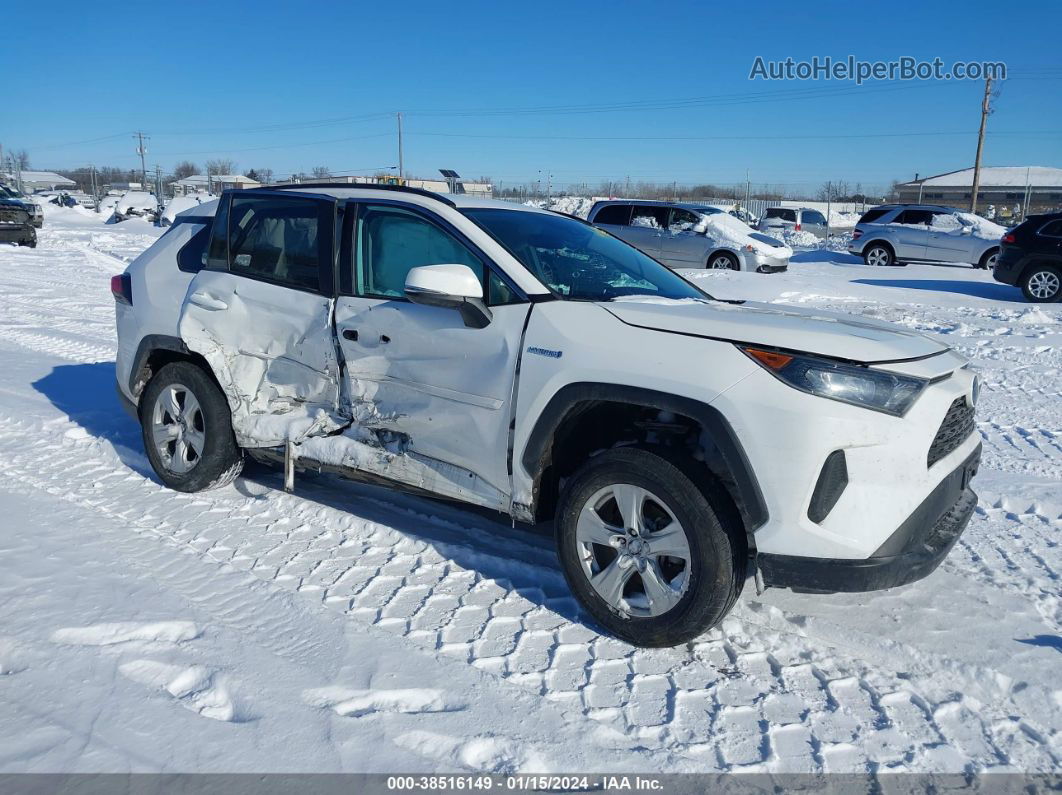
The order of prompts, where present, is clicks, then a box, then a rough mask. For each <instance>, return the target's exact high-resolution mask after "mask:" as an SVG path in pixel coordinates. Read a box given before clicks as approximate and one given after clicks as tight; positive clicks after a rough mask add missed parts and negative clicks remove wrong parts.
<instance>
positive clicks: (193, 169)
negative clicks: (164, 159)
mask: <svg viewBox="0 0 1062 795" xmlns="http://www.w3.org/2000/svg"><path fill="white" fill-rule="evenodd" d="M198 173H199V166H197V165H196V164H195V163H193V162H192V161H190V160H182V161H181V162H180V163H178V164H177V165H175V166H174V167H173V176H174V177H176V178H177V179H184V178H185V177H191V176H194V175H195V174H198Z"/></svg>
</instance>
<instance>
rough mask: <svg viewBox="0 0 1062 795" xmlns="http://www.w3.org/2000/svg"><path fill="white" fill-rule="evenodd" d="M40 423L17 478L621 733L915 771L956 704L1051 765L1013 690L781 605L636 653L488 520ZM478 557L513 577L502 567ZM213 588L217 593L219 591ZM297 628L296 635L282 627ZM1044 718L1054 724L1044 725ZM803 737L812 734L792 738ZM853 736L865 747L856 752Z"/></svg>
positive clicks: (4, 428)
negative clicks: (873, 649)
mask: <svg viewBox="0 0 1062 795" xmlns="http://www.w3.org/2000/svg"><path fill="white" fill-rule="evenodd" d="M64 424H65V423H64ZM71 427H74V426H72V424H71ZM40 430H41V429H40V428H39V427H37V426H36V423H32V422H29V421H25V420H23V421H18V420H14V419H13V418H10V417H6V416H0V450H4V455H3V458H2V461H3V463H0V469H2V470H3V472H4V474H5V476H6V477H8V478H12V479H14V480H16V481H19V482H21V483H24V484H25V485H26V486H27V487H29V488H33V489H38V490H44V491H48V492H50V493H52V494H54V495H56V496H58V497H60V498H61V499H65V500H68V501H70V502H72V503H74V504H76V505H78V506H80V507H82V508H86V509H91V510H93V511H96V512H99V513H102V514H104V515H106V516H108V517H109V518H111V519H113V520H115V525H116V526H118V527H121V526H123V525H124V526H130V527H132V528H133V529H135V530H137V531H138V532H141V533H149V534H153V535H156V536H158V537H160V538H161V539H163V540H164V541H166V542H167V546H177V547H180V548H185V549H191V550H195V551H196V552H197V553H198V556H199V557H200V558H205V559H207V560H212V561H214V562H216V563H220V564H223V565H225V566H226V567H231V568H233V569H237V570H240V571H244V572H247V573H248V574H250V575H252V576H253V577H254V578H255V579H256V580H257V581H263V582H265V583H267V584H272V585H273V586H277V587H279V589H282V591H281V592H283V591H289V592H297V593H299V594H302V595H303V596H307V597H309V598H310V599H312V601H313V602H314V603H318V602H320V603H323V604H324V605H326V606H328V607H330V608H332V609H337V610H340V611H341V612H344V613H346V614H347V615H348V616H350V617H351V618H352V619H353V620H356V621H359V622H363V623H365V624H372V625H376V626H379V627H381V628H384V629H386V630H388V631H391V632H394V633H396V634H398V635H401V636H404V637H407V638H409V639H411V640H413V641H415V642H417V643H418V644H420V645H422V646H424V647H425V648H427V649H428V650H433V651H438V652H441V653H443V654H446V655H449V656H454V657H457V658H459V659H462V660H464V661H466V662H468V663H469V664H471V665H475V666H476V667H478V668H481V669H483V670H486V671H488V672H491V673H494V674H496V675H498V676H500V677H502V678H503V679H506V680H508V681H510V682H512V683H514V684H516V685H519V686H521V687H524V688H527V689H530V690H531V691H533V692H536V693H539V694H540V695H542V696H544V697H546V698H548V699H550V700H553V701H556V702H558V703H561V704H563V705H566V706H569V707H571V708H573V709H575V710H577V711H579V712H582V713H584V714H585V715H587V716H588V717H590V718H592V719H594V720H596V721H598V722H600V723H601V724H603V725H604V726H607V727H610V728H611V729H612V730H613V731H614V732H615V734H616V738H617V742H636V743H637V744H641V745H645V746H646V747H650V748H654V749H661V750H669V751H671V752H672V753H675V754H678V755H680V756H682V757H685V758H687V759H689V760H698V761H699V762H702V763H703V762H705V761H711V764H712V765H716V764H720V765H721V764H725V765H727V766H729V765H732V764H740V765H747V766H750V767H751V768H757V767H758V768H764V769H785V770H792V769H803V768H808V769H824V768H825V769H837V766H842V764H843V765H848V767H846V768H845V769H856V770H862V769H864V766H865V765H866V764H868V763H872V764H875V765H880V766H883V767H889V766H891V765H906V766H913V767H916V768H917V767H919V766H932V765H935V764H938V763H943V762H946V761H947V760H945V759H943V758H942V757H941V756H940V752H939V750H938V749H939V747H940V746H941V744H942V743H944V742H945V741H946V739H947V736H948V734H947V732H946V731H945V729H947V728H948V727H947V726H942V725H941V724H940V722H939V721H938V720H937V718H936V717H935V715H936V713H937V712H938V711H939V710H940V709H941V707H942V706H943V705H946V704H959V705H960V707H961V709H962V711H963V712H962V714H963V715H964V716H966V717H964V720H967V721H968V722H970V721H972V722H974V723H975V724H977V725H979V726H981V728H980V729H978V732H980V735H979V736H983V737H984V738H986V739H985V741H984V742H985V743H986V745H985V746H984V748H986V749H988V750H987V751H983V750H977V748H975V747H974V746H970V747H971V748H973V752H972V753H973V755H972V756H970V760H971V762H972V763H973V764H974V765H984V766H991V765H994V764H998V761H999V759H1000V757H1001V756H1003V757H1008V758H1013V759H1014V760H1015V761H1017V760H1018V759H1021V760H1022V762H1023V763H1025V764H1026V765H1031V766H1032V768H1033V769H1035V768H1041V769H1042V768H1043V767H1045V766H1048V765H1051V764H1053V763H1054V762H1055V760H1054V758H1053V756H1052V752H1051V751H1050V748H1049V747H1026V746H1027V744H1022V743H1021V742H1019V740H1021V738H1027V737H1028V736H1029V734H1028V732H1024V731H1019V730H1017V729H1016V728H1015V727H1014V724H1015V722H1020V721H1019V719H1016V718H1011V717H1009V716H1010V715H1014V714H1016V713H1017V712H1018V710H1016V709H1015V708H1014V706H1013V705H1009V709H1008V702H1007V699H1006V696H1005V694H1004V693H999V694H997V697H998V703H996V704H993V705H990V706H987V707H986V706H985V705H976V702H974V704H973V705H968V704H967V703H966V701H965V700H964V698H963V697H952V698H951V699H950V700H949V698H944V699H942V698H941V697H940V696H939V695H936V694H927V693H920V692H919V690H918V688H919V683H918V679H917V677H915V678H913V679H906V680H900V679H898V678H897V677H896V676H895V675H894V674H890V673H889V672H888V671H886V670H881V669H877V668H873V667H868V665H867V664H866V663H863V662H861V661H860V660H859V659H854V658H851V657H850V656H848V655H847V654H846V653H845V652H844V651H843V649H837V648H830V647H827V648H825V649H824V648H823V647H822V646H823V644H822V643H821V642H815V640H814V639H811V638H805V637H802V636H801V635H799V634H797V633H794V632H786V631H784V630H779V628H778V626H777V625H778V624H785V623H787V622H785V620H784V616H783V617H782V620H780V621H775V622H774V623H773V624H772V622H771V621H770V620H768V621H767V622H764V621H763V619H764V618H765V617H764V616H758V615H756V614H755V613H750V612H749V610H748V609H741V610H739V611H738V612H737V613H735V614H734V615H733V616H732V617H730V618H728V619H727V621H726V622H725V623H724V625H723V627H722V630H715V631H712V632H710V633H708V634H707V635H706V636H704V638H702V639H700V640H699V641H698V642H696V643H694V644H690V645H689V646H688V647H687V648H685V649H665V650H637V649H633V648H631V647H629V646H626V645H625V644H622V643H620V642H618V641H615V640H613V639H610V638H606V637H603V636H600V635H597V634H596V633H595V632H594V631H593V630H592V629H590V628H588V627H586V626H584V625H582V624H580V623H578V622H577V621H573V620H572V618H573V617H575V615H576V610H575V606H574V603H573V601H572V600H571V598H570V597H568V596H567V595H566V591H565V589H564V587H563V583H562V581H561V580H560V578H559V573H558V572H556V570H554V569H551V568H549V565H548V564H543V563H542V562H531V563H523V564H517V565H514V564H513V561H512V560H511V559H509V558H508V557H506V558H504V559H503V558H501V557H500V556H494V555H491V554H489V553H486V552H483V551H481V548H477V546H476V535H477V530H478V528H470V529H469V528H452V529H448V530H447V529H445V528H444V532H441V533H437V532H435V531H437V530H439V527H438V526H437V524H435V523H431V524H428V525H427V526H426V527H425V528H424V530H425V531H426V532H424V533H421V532H418V531H417V529H412V535H405V534H403V533H401V532H400V531H398V530H395V529H393V528H392V527H388V526H386V525H380V524H377V523H375V522H372V521H367V520H365V519H359V518H358V517H357V516H356V515H350V514H346V513H344V512H343V511H341V510H340V509H338V508H333V507H328V506H322V505H320V504H318V503H315V502H312V501H310V500H309V499H304V498H302V497H294V496H289V495H284V494H279V493H269V494H267V495H265V496H264V497H263V498H260V499H253V498H252V499H244V498H233V496H232V492H231V491H227V492H219V493H209V494H200V495H180V494H174V493H172V492H169V491H167V490H165V489H163V488H161V487H160V486H158V485H157V484H155V483H153V482H151V481H149V480H147V479H146V478H144V477H143V476H141V475H139V474H135V473H132V472H130V471H128V470H124V469H123V468H122V465H121V463H120V462H119V461H118V460H117V456H116V455H115V454H114V451H113V450H111V449H110V448H109V447H108V446H107V445H105V444H103V443H100V442H98V441H94V440H86V439H84V438H81V439H78V438H76V436H77V434H73V435H72V436H74V437H75V438H68V436H66V435H58V436H57V435H55V434H56V432H57V430H58V429H57V428H53V429H51V434H50V435H48V436H44V437H38V440H37V441H36V442H35V443H34V444H33V446H32V449H31V450H30V451H26V452H25V453H23V454H19V452H18V451H17V441H18V440H25V439H26V438H27V436H29V438H33V436H34V432H35V431H37V432H39V431H40ZM12 448H15V449H12ZM334 487H335V483H334V481H329V482H328V483H325V484H322V486H316V485H311V487H310V488H309V489H308V490H307V491H308V496H310V497H320V496H321V495H322V494H324V493H326V492H328V491H330V490H331V489H332V488H334ZM385 507H386V506H385ZM388 509H389V511H390V513H391V515H392V518H393V519H397V520H399V521H398V522H397V523H398V524H400V525H403V524H405V525H408V524H409V523H410V519H412V520H413V521H418V520H417V518H416V517H417V514H416V513H415V512H413V511H408V510H404V509H402V508H400V507H396V506H389V508H388ZM392 523H394V522H392ZM480 532H481V531H480ZM440 537H441V538H442V540H440ZM481 546H482V545H480V547H481ZM514 546H516V547H518V548H519V547H520V544H519V543H517V544H515V545H514ZM518 551H519V550H518ZM523 552H524V553H525V554H527V555H528V556H529V557H531V558H532V559H534V558H536V557H538V558H545V557H547V556H545V555H543V554H542V553H541V551H540V550H537V549H536V548H535V547H534V545H532V546H531V547H530V548H529V549H524V550H523ZM448 553H449V554H448ZM167 554H170V553H161V554H160V558H159V559H158V560H152V561H150V562H149V563H146V564H145V565H146V566H147V567H148V568H150V569H152V570H154V571H157V572H158V573H159V576H163V577H166V579H167V580H171V579H174V575H173V573H172V571H171V566H172V565H173V564H174V561H172V560H170V561H167V560H166V559H165V558H166V555H167ZM459 561H462V562H459ZM463 563H464V565H462V564H463ZM469 565H471V566H472V567H471V568H469V567H468V566H469ZM179 568H180V569H181V573H180V577H187V572H186V571H185V570H184V565H180V566H179ZM477 568H478V569H482V570H485V571H487V572H491V571H504V572H507V573H508V574H509V575H510V576H508V577H501V576H490V575H489V574H484V573H482V572H481V571H479V570H477ZM211 571H212V569H211V567H206V568H204V573H203V574H202V576H201V578H199V579H200V580H204V579H205V581H206V582H204V583H203V586H202V587H203V588H204V589H205V591H204V592H205V593H207V594H209V592H210V591H209V587H208V585H207V583H208V582H209V580H210V578H211V577H212V574H211ZM204 598H205V601H206V602H207V603H209V601H210V597H209V596H207V597H204ZM238 601H242V600H238ZM246 607H247V605H246V604H242V605H241V604H236V605H232V606H231V607H230V609H231V610H233V611H234V612H233V613H232V614H230V615H226V614H225V613H224V611H222V614H221V617H222V619H223V620H228V621H232V622H233V623H234V624H236V625H238V624H239V623H240V622H242V621H244V620H246V617H245V616H244V615H243V613H242V610H244V609H246ZM778 612H780V611H778ZM766 618H768V619H769V618H770V617H766ZM286 634H287V629H284V630H283V631H281V632H280V633H279V634H278V637H284V636H285V635H286ZM307 642H309V641H308V640H307ZM308 648H311V647H308ZM897 653H902V650H900V651H899V652H898V651H897V650H896V648H893V649H890V650H889V654H888V655H886V659H887V658H888V657H890V656H892V657H894V656H895V654H897ZM864 657H865V655H864ZM911 667H912V668H916V667H917V666H911ZM908 670H910V668H909V669H908ZM931 689H932V688H931ZM904 694H907V695H906V696H905V695H904ZM794 697H795V698H794ZM905 697H907V698H908V699H909V700H913V701H912V703H919V704H924V705H926V709H925V710H922V711H921V712H918V711H911V710H908V711H907V713H905V717H904V720H905V727H906V728H903V729H900V728H898V727H897V726H896V725H895V724H894V721H893V720H892V718H891V717H890V715H889V710H888V709H887V708H886V706H883V702H884V703H886V704H887V703H894V702H895V703H899V702H902V700H903V698H905ZM787 699H788V700H790V701H795V702H796V703H798V704H802V705H804V706H803V709H801V710H796V709H794V708H793V707H792V704H790V706H789V708H788V711H787V708H786V705H785V702H786V700H787ZM958 708H959V707H956V709H958ZM946 714H948V715H950V714H952V713H951V712H947V713H946ZM919 715H921V716H922V717H921V718H918V716H919ZM919 721H920V722H919ZM782 729H785V731H781V730H782ZM1032 729H1033V731H1035V732H1039V733H1041V735H1042V736H1048V735H1049V732H1047V731H1046V730H1045V729H1044V728H1043V727H1035V726H1034V727H1032ZM735 732H737V733H739V734H740V733H742V732H745V733H748V741H747V743H745V744H744V745H742V744H740V743H739V744H738V746H735V747H745V748H746V751H745V752H742V753H738V752H737V751H733V750H731V751H729V752H728V753H731V754H732V757H731V758H722V759H720V758H715V759H714V760H705V759H703V758H702V754H703V753H704V752H705V749H704V748H703V747H702V746H703V742H704V740H705V739H706V738H711V737H716V736H717V735H724V736H729V735H732V734H734V733H735ZM800 737H806V738H807V739H808V742H806V743H803V744H801V742H799V741H797V740H795V739H794V738H800ZM1015 738H1018V739H1015ZM997 741H998V742H999V743H1000V744H999V745H996V744H995V743H996V742H997ZM853 744H855V745H857V746H859V747H860V748H862V749H864V750H865V751H866V754H867V756H865V757H864V756H861V755H860V754H855V755H854V756H853V755H852V752H851V751H850V748H851V747H852V746H853ZM728 747H729V746H728ZM801 749H804V750H803V751H802V750H801ZM804 751H806V753H805V752H804ZM831 760H832V761H831Z"/></svg>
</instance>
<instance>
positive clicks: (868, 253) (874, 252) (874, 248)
mask: <svg viewBox="0 0 1062 795" xmlns="http://www.w3.org/2000/svg"><path fill="white" fill-rule="evenodd" d="M863 262H865V263H866V264H867V265H870V266H871V267H874V266H889V265H895V264H896V255H895V254H894V253H893V251H892V249H891V248H890V247H889V246H887V245H885V244H884V243H871V244H870V246H869V247H867V248H865V249H863Z"/></svg>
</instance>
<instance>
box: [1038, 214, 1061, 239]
mask: <svg viewBox="0 0 1062 795" xmlns="http://www.w3.org/2000/svg"><path fill="white" fill-rule="evenodd" d="M1040 234H1041V235H1042V236H1043V237H1062V218H1059V219H1058V220H1055V221H1050V222H1049V223H1047V224H1045V225H1044V226H1043V227H1042V228H1041V229H1040Z"/></svg>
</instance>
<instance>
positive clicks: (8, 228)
mask: <svg viewBox="0 0 1062 795" xmlns="http://www.w3.org/2000/svg"><path fill="white" fill-rule="evenodd" d="M36 239H37V233H36V232H35V231H34V229H33V227H32V226H30V225H29V224H25V225H22V226H20V225H17V224H0V243H32V242H34V241H35V240H36Z"/></svg>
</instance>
